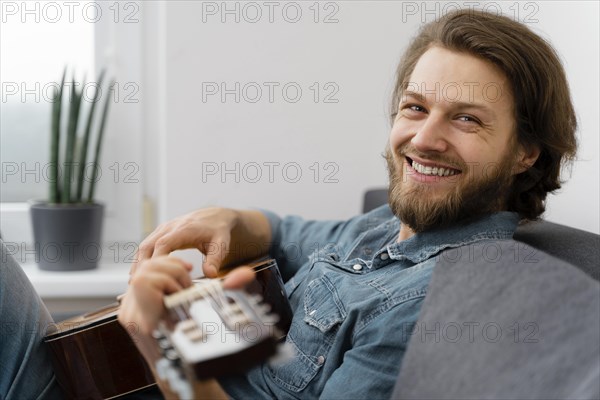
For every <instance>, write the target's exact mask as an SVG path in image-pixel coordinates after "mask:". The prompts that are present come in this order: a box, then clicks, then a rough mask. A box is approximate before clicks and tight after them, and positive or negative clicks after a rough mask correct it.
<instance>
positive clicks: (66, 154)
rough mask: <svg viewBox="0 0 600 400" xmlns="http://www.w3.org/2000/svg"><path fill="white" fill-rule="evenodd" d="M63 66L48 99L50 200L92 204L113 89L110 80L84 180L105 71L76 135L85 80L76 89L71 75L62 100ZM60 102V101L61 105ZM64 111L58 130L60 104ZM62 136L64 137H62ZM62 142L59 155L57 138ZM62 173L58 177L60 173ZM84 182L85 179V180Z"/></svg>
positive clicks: (81, 119)
mask: <svg viewBox="0 0 600 400" xmlns="http://www.w3.org/2000/svg"><path fill="white" fill-rule="evenodd" d="M66 75H67V69H66V68H65V70H64V72H63V76H62V79H61V82H60V87H59V89H58V90H57V91H56V93H55V94H54V96H53V99H52V123H51V136H50V164H49V168H48V177H49V179H48V180H49V182H50V198H49V201H50V203H63V204H65V203H66V204H74V203H93V202H94V189H95V186H96V182H97V180H98V179H97V178H98V169H99V168H100V167H99V164H98V162H99V159H100V149H101V147H102V138H103V136H104V128H105V127H106V118H107V116H108V106H109V103H110V102H109V99H110V97H111V92H112V88H113V84H114V81H113V82H111V83H110V85H109V86H108V92H107V94H106V98H105V100H104V109H103V111H102V115H101V119H100V123H99V126H98V131H97V134H96V145H95V146H94V149H93V151H94V159H93V161H92V164H91V168H92V171H93V172H92V177H91V179H86V174H85V171H86V168H87V167H89V166H90V165H87V156H88V151H89V150H88V147H89V146H90V137H91V132H92V125H93V121H94V115H95V111H96V104H97V103H98V102H99V101H100V95H101V93H102V82H103V80H104V75H105V72H104V71H102V72H101V73H100V76H99V77H98V82H97V86H96V87H97V90H96V92H95V93H94V98H93V100H92V103H91V105H90V107H89V111H88V114H87V122H86V124H85V127H84V129H83V132H82V133H81V134H80V135H78V133H77V132H78V126H79V125H80V121H83V116H82V114H83V111H82V110H83V108H82V107H81V104H82V101H83V97H84V90H85V82H84V84H83V85H82V86H81V89H80V90H79V89H77V84H76V82H75V78H74V77H73V79H72V80H71V89H70V95H69V96H68V99H66V100H63V97H64V92H65V89H66V90H68V88H67V87H66V86H65V78H66ZM63 103H64V104H63ZM65 106H67V107H68V109H67V110H64V112H66V113H67V114H66V115H67V126H66V129H65V130H64V132H63V129H61V117H62V114H63V107H65ZM63 137H64V139H63ZM63 140H64V141H65V143H64V145H63V146H64V150H63V153H62V157H61V151H60V150H61V141H63ZM61 173H62V176H61ZM86 181H87V182H86ZM86 183H87V184H88V188H87V189H88V192H87V196H86V197H85V198H84V184H86Z"/></svg>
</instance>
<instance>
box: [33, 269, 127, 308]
mask: <svg viewBox="0 0 600 400" xmlns="http://www.w3.org/2000/svg"><path fill="white" fill-rule="evenodd" d="M22 267H23V271H25V274H26V275H27V277H28V278H29V280H30V281H31V283H32V284H33V287H34V288H35V290H36V291H37V293H38V295H39V296H40V297H41V298H43V299H44V300H46V299H50V298H62V299H85V298H110V297H113V298H116V296H118V295H120V294H122V293H125V291H126V289H127V283H128V281H129V269H130V267H131V265H130V264H126V263H121V264H115V263H102V264H100V265H99V266H98V268H97V269H94V270H87V271H69V272H67V271H65V272H62V271H42V270H40V269H39V267H38V266H37V264H35V263H33V264H30V263H27V264H23V265H22Z"/></svg>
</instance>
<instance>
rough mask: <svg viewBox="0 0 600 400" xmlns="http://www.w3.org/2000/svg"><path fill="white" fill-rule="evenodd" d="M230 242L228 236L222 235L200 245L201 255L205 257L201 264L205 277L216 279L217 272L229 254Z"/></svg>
mask: <svg viewBox="0 0 600 400" xmlns="http://www.w3.org/2000/svg"><path fill="white" fill-rule="evenodd" d="M228 233H229V232H228ZM230 240H231V237H230V236H229V235H223V236H220V237H217V238H215V240H213V241H211V242H209V243H204V244H203V245H202V249H201V250H202V253H204V254H205V255H206V258H205V259H204V263H203V264H202V271H203V272H204V275H205V276H206V277H208V278H216V277H217V274H218V273H219V270H220V269H221V267H222V266H223V261H224V260H225V258H226V257H227V255H228V254H229V242H230Z"/></svg>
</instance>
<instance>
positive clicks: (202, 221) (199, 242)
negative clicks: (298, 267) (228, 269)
mask: <svg viewBox="0 0 600 400" xmlns="http://www.w3.org/2000/svg"><path fill="white" fill-rule="evenodd" d="M270 240H271V229H270V225H269V221H268V220H267V218H266V217H265V216H264V215H263V214H262V213H260V212H259V211H241V210H233V209H227V208H206V209H201V210H198V211H194V212H192V213H190V214H187V215H184V216H182V217H179V218H177V219H174V220H172V221H170V222H167V223H165V224H162V225H160V226H159V227H158V228H156V229H155V230H154V232H152V233H151V234H150V235H149V236H148V237H147V238H146V239H145V240H144V241H143V242H142V243H141V244H140V248H139V250H138V252H137V254H136V257H135V259H136V261H135V262H134V263H133V265H132V267H131V275H132V280H133V276H134V275H135V274H136V273H137V272H138V270H139V266H140V264H141V263H142V262H144V261H146V260H148V259H151V258H156V257H161V256H166V255H168V254H169V253H171V252H172V251H174V250H182V249H191V248H196V249H198V250H200V251H201V252H202V253H203V254H204V255H205V260H204V264H203V265H202V269H203V271H204V274H205V275H206V276H207V277H210V278H214V277H216V276H217V274H218V271H219V269H220V268H221V267H222V266H224V265H227V264H230V263H235V262H241V261H244V260H245V259H248V258H254V257H258V256H261V255H264V254H266V253H267V251H268V250H269V242H270ZM230 249H234V250H235V251H233V252H231V251H230Z"/></svg>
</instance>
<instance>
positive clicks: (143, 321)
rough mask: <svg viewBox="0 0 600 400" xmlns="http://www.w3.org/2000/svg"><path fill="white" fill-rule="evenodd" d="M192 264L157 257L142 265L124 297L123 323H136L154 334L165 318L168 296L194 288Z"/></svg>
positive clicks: (171, 258) (121, 318)
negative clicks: (191, 274) (191, 276)
mask: <svg viewBox="0 0 600 400" xmlns="http://www.w3.org/2000/svg"><path fill="white" fill-rule="evenodd" d="M191 269H192V265H191V264H190V263H188V262H185V261H183V260H181V259H178V258H175V257H156V258H152V259H150V260H145V261H143V262H142V263H140V264H139V265H138V270H139V272H140V273H136V274H135V275H132V277H131V284H130V286H129V289H128V290H127V294H126V296H124V297H123V298H122V302H121V309H120V311H119V322H120V323H121V325H123V326H128V325H130V324H135V325H136V326H139V328H140V330H141V331H142V332H143V333H150V332H152V330H153V329H154V328H155V327H156V326H157V325H158V322H159V321H160V319H161V318H162V317H163V316H164V313H165V307H164V297H165V296H166V295H169V294H172V293H175V292H177V291H179V290H181V289H184V288H186V287H189V286H191V284H192V281H191V279H190V276H189V272H190V271H191Z"/></svg>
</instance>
